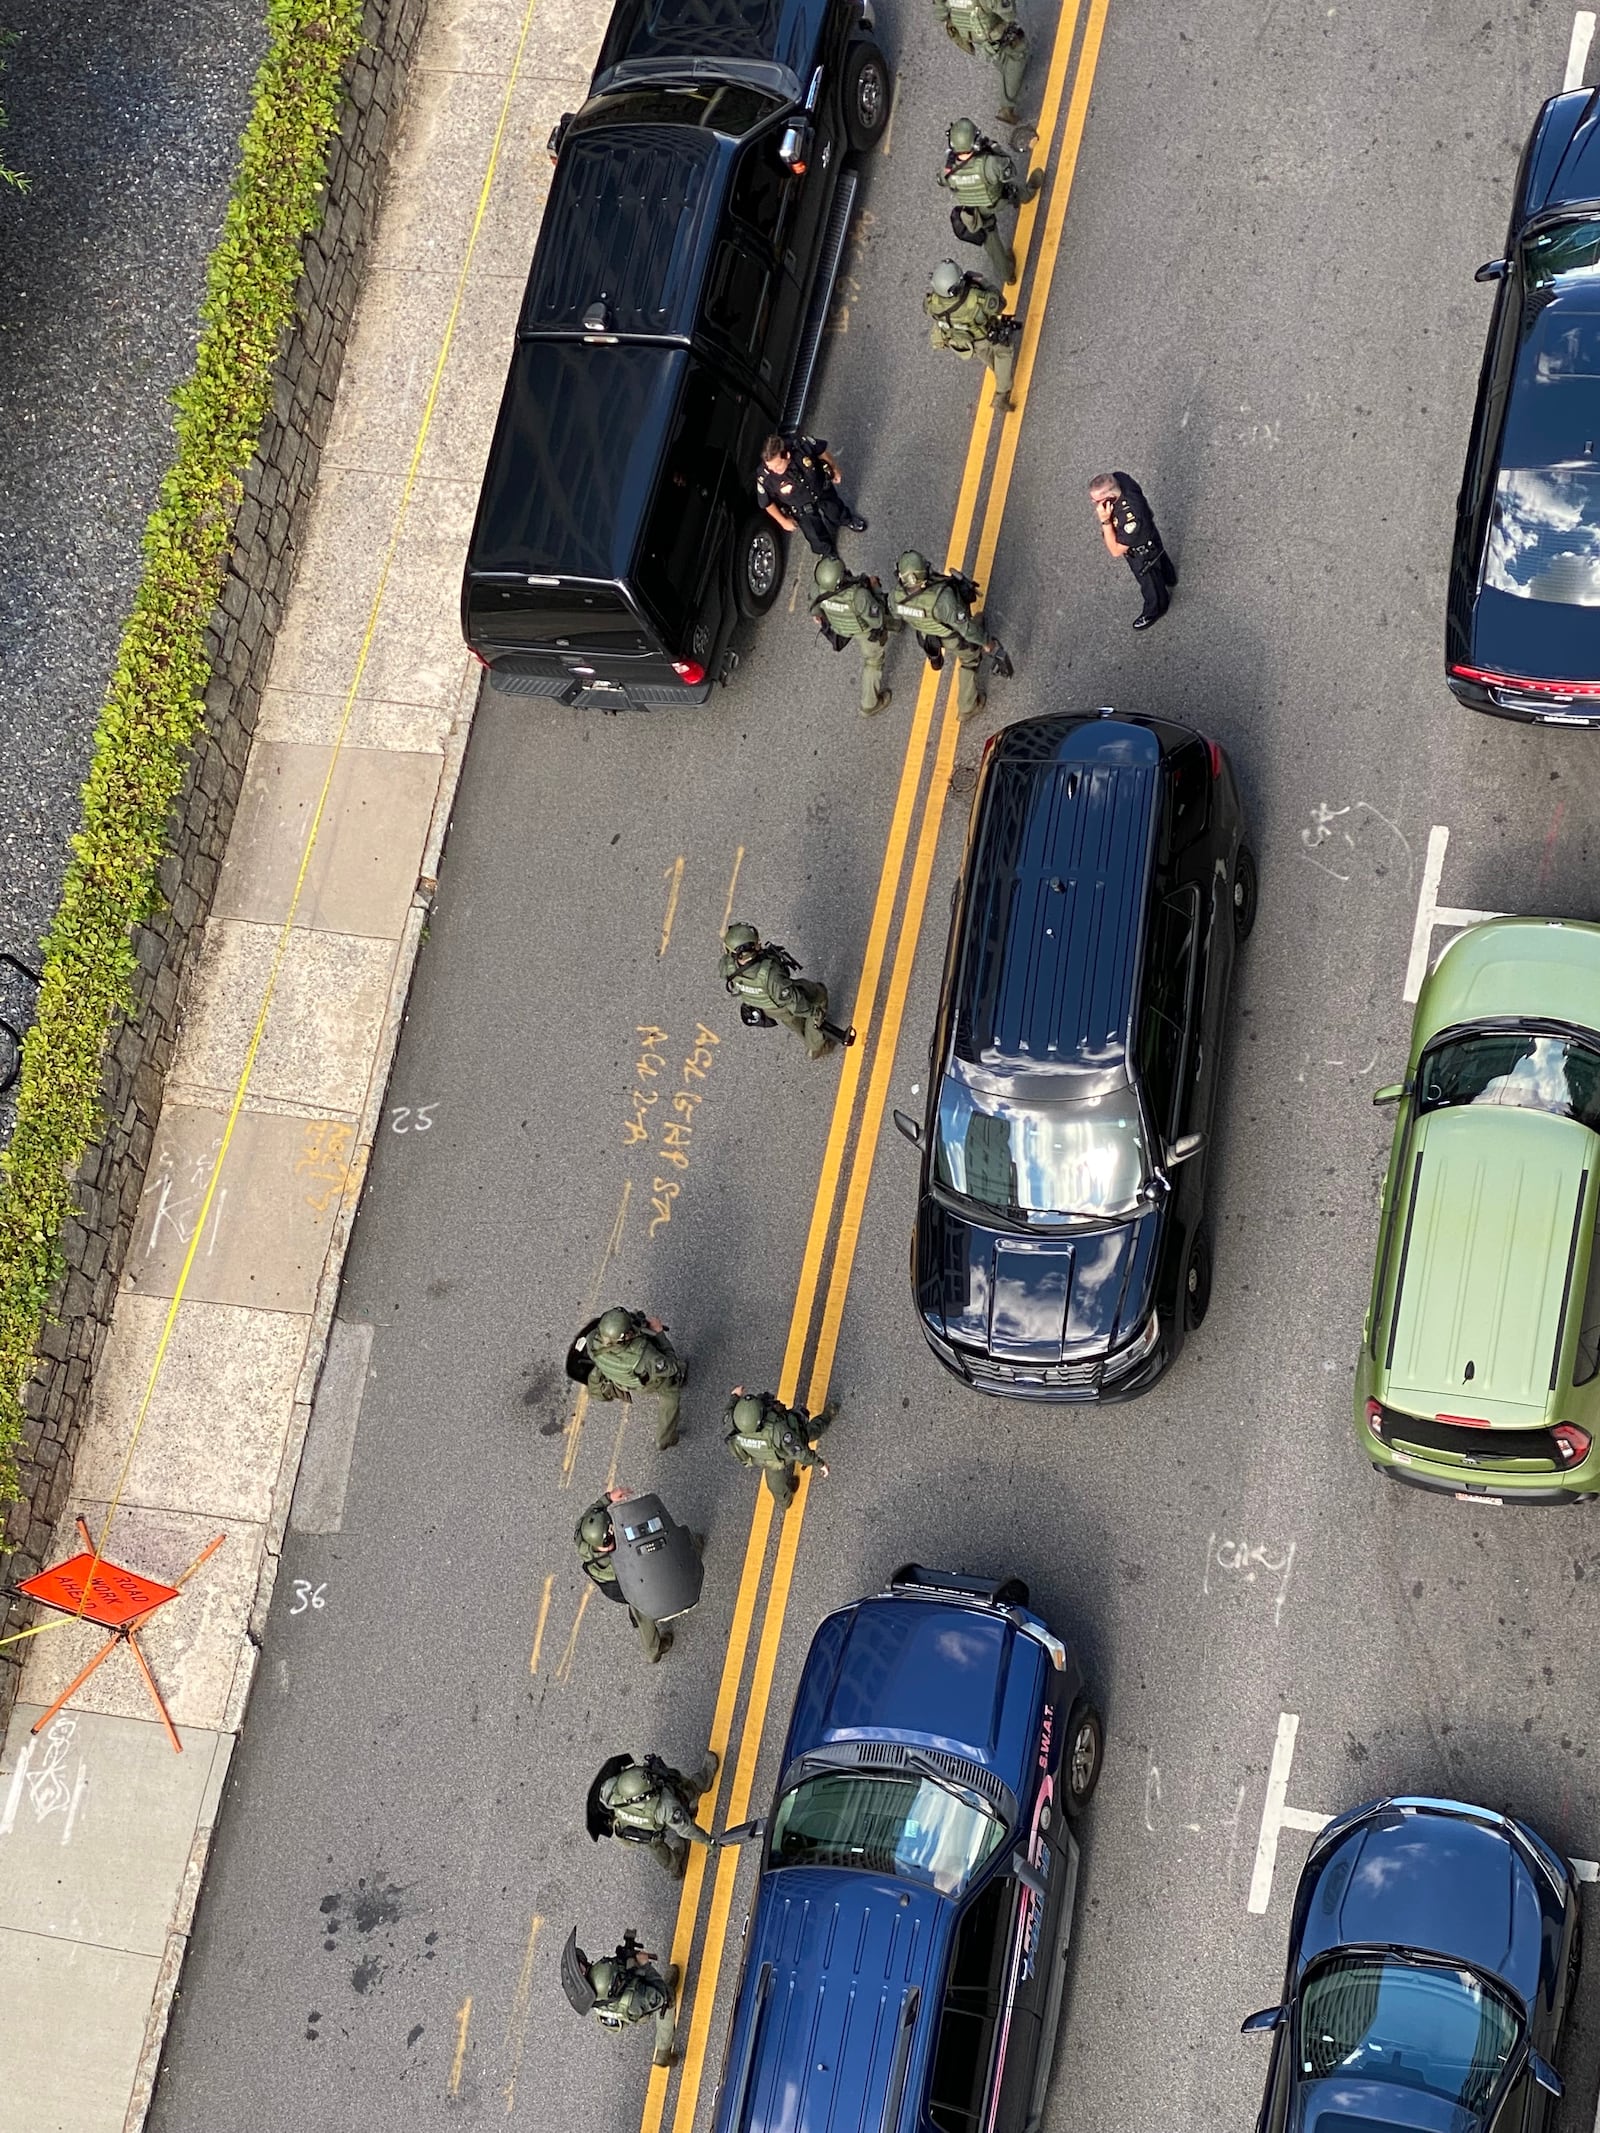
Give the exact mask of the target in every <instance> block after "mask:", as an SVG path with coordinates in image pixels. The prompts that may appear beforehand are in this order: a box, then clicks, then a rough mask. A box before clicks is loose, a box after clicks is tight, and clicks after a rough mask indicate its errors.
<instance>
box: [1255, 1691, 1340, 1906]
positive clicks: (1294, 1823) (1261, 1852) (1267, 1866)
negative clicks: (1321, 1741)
mask: <svg viewBox="0 0 1600 2133" xmlns="http://www.w3.org/2000/svg"><path fill="white" fill-rule="evenodd" d="M1299 1731H1300V1719H1299V1715H1298V1713H1297V1712H1294V1711H1280V1712H1279V1713H1278V1738H1277V1740H1276V1741H1275V1742H1274V1743H1273V1747H1272V1767H1271V1768H1270V1770H1268V1772H1267V1798H1266V1804H1265V1805H1264V1806H1263V1808H1262V1810H1261V1835H1260V1836H1259V1838H1258V1839H1257V1840H1256V1863H1255V1870H1254V1872H1253V1873H1252V1874H1251V1876H1250V1897H1249V1901H1248V1903H1247V1904H1246V1906H1245V1908H1246V1910H1248V1911H1252V1912H1254V1913H1255V1914H1256V1915H1257V1916H1258V1917H1259V1916H1260V1914H1261V1913H1262V1912H1263V1911H1264V1910H1265V1909H1266V1908H1267V1905H1268V1904H1269V1903H1271V1901H1272V1872H1273V1868H1274V1867H1275V1866H1276V1865H1277V1863H1278V1839H1279V1837H1280V1836H1281V1835H1282V1834H1283V1832H1284V1831H1285V1830H1286V1829H1304V1830H1309V1831H1310V1832H1311V1834H1312V1835H1313V1836H1315V1834H1316V1832H1317V1831H1318V1830H1319V1829H1325V1828H1326V1827H1327V1825H1328V1824H1329V1823H1330V1822H1331V1821H1332V1820H1333V1817H1332V1815H1319V1814H1313V1813H1312V1812H1311V1810H1310V1809H1309V1808H1306V1807H1290V1806H1289V1805H1288V1804H1287V1797H1288V1792H1289V1772H1290V1769H1291V1768H1292V1767H1293V1764H1294V1743H1295V1735H1296V1734H1297V1733H1298V1732H1299Z"/></svg>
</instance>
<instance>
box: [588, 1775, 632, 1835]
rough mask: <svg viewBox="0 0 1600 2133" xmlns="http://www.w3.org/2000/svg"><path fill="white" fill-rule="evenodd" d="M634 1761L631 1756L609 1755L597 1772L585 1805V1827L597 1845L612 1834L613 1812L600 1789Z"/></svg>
mask: <svg viewBox="0 0 1600 2133" xmlns="http://www.w3.org/2000/svg"><path fill="white" fill-rule="evenodd" d="M632 1761H633V1757H632V1756H631V1755H608V1756H607V1757H606V1759H605V1761H604V1762H603V1763H602V1764H601V1765H600V1768H599V1769H598V1770H597V1771H596V1772H595V1776H594V1783H593V1784H592V1785H591V1786H590V1787H589V1796H588V1798H587V1799H586V1800H585V1801H584V1803H583V1826H584V1828H585V1829H586V1830H587V1831H588V1832H589V1834H590V1836H591V1837H593V1839H594V1841H595V1842H596V1844H598V1843H599V1842H600V1839H601V1838H602V1837H609V1836H610V1834H611V1828H612V1823H611V1810H610V1808H609V1807H607V1806H606V1804H605V1802H604V1801H603V1800H602V1799H601V1797H600V1788H601V1786H602V1785H605V1784H608V1783H609V1782H610V1781H611V1779H612V1778H614V1777H615V1776H616V1774H617V1772H618V1771H619V1770H626V1769H627V1767H628V1765H629V1764H630V1763H631V1762H632Z"/></svg>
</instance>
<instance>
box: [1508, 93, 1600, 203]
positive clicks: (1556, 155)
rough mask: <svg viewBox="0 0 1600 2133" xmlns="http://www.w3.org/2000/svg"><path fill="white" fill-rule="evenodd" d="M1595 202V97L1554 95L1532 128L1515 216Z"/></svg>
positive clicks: (1598, 143) (1599, 162) (1599, 180)
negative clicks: (1584, 202)
mask: <svg viewBox="0 0 1600 2133" xmlns="http://www.w3.org/2000/svg"><path fill="white" fill-rule="evenodd" d="M1583 200H1600V96H1596V94H1595V93H1594V92H1593V91H1592V90H1591V91H1590V92H1589V94H1588V95H1587V96H1572V95H1565V96H1555V97H1552V98H1551V99H1550V101H1549V102H1548V103H1547V104H1546V105H1545V106H1544V108H1543V110H1542V111H1541V112H1540V114H1539V119H1538V123H1537V124H1536V126H1535V127H1534V134H1533V141H1532V143H1531V145H1530V149H1529V153H1528V160H1527V167H1526V170H1525V172H1524V175H1523V191H1522V197H1521V199H1520V200H1519V201H1518V203H1517V208H1516V213H1518V214H1519V215H1521V216H1524V217H1525V216H1529V215H1538V214H1542V213H1544V211H1545V210H1546V209H1547V208H1558V207H1561V206H1562V205H1563V204H1565V203H1566V202H1568V201H1583Z"/></svg>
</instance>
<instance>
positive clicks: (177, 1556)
mask: <svg viewBox="0 0 1600 2133" xmlns="http://www.w3.org/2000/svg"><path fill="white" fill-rule="evenodd" d="M74 1508H75V1509H76V1510H78V1511H79V1512H81V1514H82V1516H83V1520H84V1523H85V1524H86V1525H87V1526H88V1528H89V1531H90V1533H91V1534H92V1535H93V1537H94V1538H95V1540H96V1541H98V1540H99V1538H100V1535H101V1532H102V1530H103V1528H104V1526H105V1523H106V1506H105V1505H104V1504H103V1503H92V1502H86V1501H84V1500H83V1499H82V1498H81V1497H80V1498H78V1499H77V1501H76V1503H75V1506H74ZM221 1532H226V1534H227V1536H228V1537H227V1539H226V1540H225V1541H224V1542H223V1544H222V1546H221V1547H220V1548H219V1549H218V1550H217V1552H216V1554H215V1555H214V1556H212V1557H211V1559H210V1561H209V1562H207V1563H204V1564H202V1565H201V1567H200V1569H198V1570H197V1571H196V1572H195V1573H194V1576H193V1577H192V1578H191V1579H190V1580H189V1583H188V1584H187V1585H186V1586H185V1587H184V1589H183V1591H182V1592H181V1593H180V1594H179V1596H178V1598H177V1599H175V1600H172V1601H169V1602H168V1604H167V1605H166V1606H165V1607H163V1608H162V1609H161V1610H160V1611H159V1613H157V1614H155V1615H153V1616H152V1617H151V1618H150V1622H149V1624H148V1626H147V1627H146V1628H144V1629H142V1630H141V1631H140V1632H139V1645H140V1649H141V1650H142V1651H143V1653H144V1655H145V1658H146V1659H147V1660H148V1661H149V1662H150V1671H151V1672H152V1673H153V1674H154V1675H155V1677H156V1682H157V1685H158V1686H159V1688H160V1690H161V1694H162V1696H163V1698H164V1699H165V1701H166V1706H167V1709H168V1711H169V1712H170V1713H171V1714H172V1722H173V1724H174V1725H175V1726H177V1727H179V1728H180V1729H181V1728H183V1727H184V1726H202V1727H220V1726H222V1725H223V1723H224V1721H225V1720H226V1717H227V1713H228V1699H229V1698H230V1696H231V1695H232V1694H233V1683H234V1676H235V1674H236V1673H237V1671H238V1667H239V1655H240V1646H241V1643H242V1642H243V1639H244V1633H245V1625H246V1624H247V1623H248V1621H249V1620H250V1609H251V1607H252V1605H253V1604H254V1601H255V1591H256V1574H257V1571H258V1569H259V1567H260V1558H261V1547H262V1541H263V1538H264V1532H265V1529H264V1528H263V1527H261V1526H259V1525H254V1524H252V1523H250V1522H249V1521H248V1520H245V1519H232V1520H226V1519H221V1518H218V1517H216V1516H214V1515H213V1513H211V1512H210V1511H203V1510H194V1511H147V1510H144V1509H142V1508H141V1507H139V1506H136V1505H124V1506H122V1507H120V1508H119V1509H118V1510H117V1511H115V1512H114V1513H113V1515H112V1519H111V1530H110V1532H109V1533H108V1534H107V1535H106V1540H105V1553H106V1558H107V1560H108V1561H109V1562H113V1563H122V1564H124V1565H125V1566H126V1567H127V1568H128V1569H130V1570H137V1571H139V1572H140V1573H141V1575H143V1576H145V1577H151V1578H160V1579H162V1580H163V1581H164V1582H165V1583H167V1584H169V1585H170V1584H175V1583H176V1582H177V1580H178V1579H179V1578H180V1577H181V1576H182V1575H183V1573H184V1571H186V1570H187V1569H188V1568H189V1566H190V1564H191V1563H192V1562H193V1561H194V1560H195V1558H196V1556H198V1555H199V1553H200V1551H201V1549H202V1548H204V1547H205V1545H206V1543H207V1542H208V1541H212V1540H215V1538H216V1537H217V1535H218V1533H221ZM80 1546H81V1543H80V1541H79V1540H78V1538H77V1535H76V1534H75V1533H74V1532H73V1529H72V1522H71V1519H70V1518H66V1519H63V1520H62V1523H61V1528H60V1530H59V1532H58V1533H57V1535H56V1559H57V1560H58V1561H59V1560H61V1559H62V1558H63V1557H65V1556H68V1555H71V1554H73V1553H75V1551H76V1550H77V1549H78V1548H79V1547H80ZM61 1619H63V1620H65V1618H64V1617H63V1618H61ZM104 1642H105V1631H104V1630H102V1629H97V1628H96V1627H95V1625H94V1624H93V1623H92V1622H66V1625H65V1627H63V1628H60V1629H50V1630H48V1631H46V1632H45V1633H44V1634H43V1635H41V1636H38V1637H35V1638H34V1639H33V1640H32V1642H31V1644H30V1645H29V1649H28V1659H27V1664H26V1666H25V1667H24V1669H23V1674H22V1694H23V1696H24V1697H26V1698H27V1699H28V1701H29V1702H30V1703H34V1704H38V1705H41V1706H42V1705H46V1704H51V1703H54V1701H55V1699H56V1698H57V1697H58V1696H59V1695H60V1694H61V1692H62V1690H63V1689H64V1688H65V1687H66V1685H67V1683H68V1682H69V1681H70V1680H71V1679H72V1677H73V1675H74V1674H76V1673H77V1671H78V1669H79V1668H80V1667H82V1666H85V1665H87V1663H88V1662H89V1660H90V1659H92V1658H93V1657H94V1655H95V1653H96V1652H97V1651H98V1650H99V1649H100V1647H101V1645H102V1644H103V1643H104ZM92 1711H101V1712H108V1713H110V1714H111V1715H112V1716H114V1717H117V1718H126V1719H130V1720H131V1719H137V1720H139V1721H140V1722H141V1723H142V1722H143V1721H145V1720H149V1722H150V1724H151V1726H152V1727H153V1728H154V1730H155V1732H156V1734H157V1736H158V1738H159V1739H160V1741H161V1744H162V1746H163V1748H164V1749H165V1750H166V1753H167V1754H168V1755H169V1756H171V1755H172V1747H171V1744H170V1743H169V1742H168V1740H167V1737H166V1735H165V1733H164V1732H162V1730H161V1723H160V1721H159V1719H158V1718H157V1717H156V1713H155V1707H154V1705H153V1704H152V1703H151V1701H150V1692H149V1690H148V1689H147V1688H146V1686H145V1681H144V1676H143V1675H142V1674H141V1673H140V1672H139V1668H138V1665H137V1663H136V1662H135V1660H134V1657H133V1654H132V1653H131V1652H128V1651H118V1652H113V1654H112V1655H111V1657H110V1658H109V1659H107V1661H106V1662H105V1664H104V1665H103V1666H102V1667H99V1668H98V1669H97V1670H96V1671H95V1672H94V1673H93V1674H91V1675H90V1677H89V1679H88V1680H87V1681H86V1682H85V1683H84V1685H83V1687H82V1688H81V1689H79V1690H78V1691H77V1693H76V1694H75V1695H74V1697H73V1699H72V1712H73V1713H85V1712H92ZM35 1715H37V1714H35ZM62 1715H63V1716H67V1715H68V1714H67V1713H63V1714H62ZM173 1760H174V1761H175V1762H176V1761H179V1760H181V1758H179V1757H177V1756H173Z"/></svg>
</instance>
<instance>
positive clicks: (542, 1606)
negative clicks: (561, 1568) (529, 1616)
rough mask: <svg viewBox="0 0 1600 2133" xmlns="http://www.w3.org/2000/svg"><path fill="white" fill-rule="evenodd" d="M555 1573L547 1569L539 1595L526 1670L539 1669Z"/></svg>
mask: <svg viewBox="0 0 1600 2133" xmlns="http://www.w3.org/2000/svg"><path fill="white" fill-rule="evenodd" d="M555 1585H556V1574H555V1572H554V1571H553V1570H552V1571H549V1572H548V1573H547V1574H546V1577H545V1581H544V1591H543V1592H541V1593H540V1595H539V1619H538V1621H537V1622H535V1623H534V1625H533V1650H532V1651H531V1652H530V1653H529V1654H528V1672H529V1673H530V1674H537V1673H538V1671H539V1653H540V1652H541V1650H542V1649H543V1648H544V1626H545V1624H546V1622H548V1621H549V1619H550V1595H551V1593H552V1592H554V1590H555Z"/></svg>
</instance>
